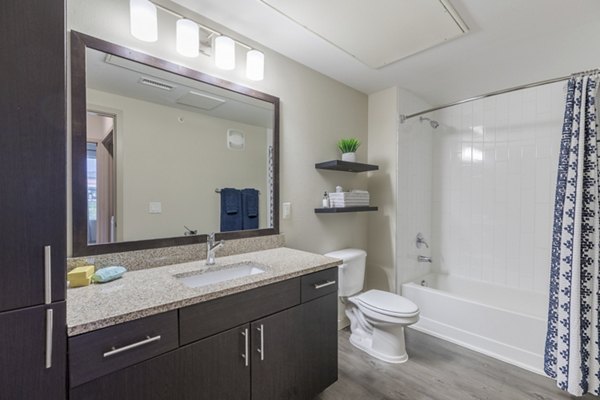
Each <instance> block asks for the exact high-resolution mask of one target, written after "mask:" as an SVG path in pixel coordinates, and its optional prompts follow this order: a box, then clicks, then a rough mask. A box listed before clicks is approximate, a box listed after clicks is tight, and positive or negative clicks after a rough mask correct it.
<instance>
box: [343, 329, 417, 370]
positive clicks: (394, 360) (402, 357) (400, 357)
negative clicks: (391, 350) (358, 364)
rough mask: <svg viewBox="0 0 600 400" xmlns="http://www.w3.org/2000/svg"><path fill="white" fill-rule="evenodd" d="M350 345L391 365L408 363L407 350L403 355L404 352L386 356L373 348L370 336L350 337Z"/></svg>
mask: <svg viewBox="0 0 600 400" xmlns="http://www.w3.org/2000/svg"><path fill="white" fill-rule="evenodd" d="M403 333H404V332H403ZM403 339H404V338H403ZM402 342H404V340H402ZM350 343H351V344H352V345H353V346H354V347H356V348H357V349H359V350H362V351H364V352H365V353H367V354H369V355H370V356H371V357H375V358H377V359H379V360H381V361H385V362H388V363H391V364H402V363H405V362H407V361H408V353H407V352H406V350H404V353H403V354H402V352H400V353H398V352H396V354H385V353H381V352H379V351H377V350H376V349H374V348H373V338H372V337H369V336H366V337H365V336H361V335H356V334H354V333H353V334H351V335H350Z"/></svg>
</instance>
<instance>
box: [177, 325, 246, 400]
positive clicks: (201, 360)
mask: <svg viewBox="0 0 600 400" xmlns="http://www.w3.org/2000/svg"><path fill="white" fill-rule="evenodd" d="M249 335H250V326H249V325H248V324H246V325H242V326H240V327H237V328H233V329H230V330H228V331H225V332H223V333H219V334H218V335H214V336H211V337H209V338H206V339H203V340H200V341H198V342H195V343H193V344H190V345H188V346H185V347H182V348H181V349H180V350H179V351H180V353H181V355H180V363H181V367H182V370H183V382H182V387H183V388H184V391H185V396H184V398H185V399H186V400H187V399H190V400H191V399H194V400H215V399H218V400H248V399H249V398H250V360H249V358H248V357H249V353H250V338H249ZM246 343H247V345H246ZM246 348H247V349H248V350H247V351H246ZM246 360H248V362H246Z"/></svg>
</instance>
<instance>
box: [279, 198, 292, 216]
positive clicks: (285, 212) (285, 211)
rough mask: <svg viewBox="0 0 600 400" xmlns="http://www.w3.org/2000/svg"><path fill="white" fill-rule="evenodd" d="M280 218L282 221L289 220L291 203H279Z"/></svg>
mask: <svg viewBox="0 0 600 400" xmlns="http://www.w3.org/2000/svg"><path fill="white" fill-rule="evenodd" d="M281 214H282V215H281V217H282V218H283V219H289V218H290V216H291V215H292V203H290V202H289V201H286V202H285V203H281Z"/></svg>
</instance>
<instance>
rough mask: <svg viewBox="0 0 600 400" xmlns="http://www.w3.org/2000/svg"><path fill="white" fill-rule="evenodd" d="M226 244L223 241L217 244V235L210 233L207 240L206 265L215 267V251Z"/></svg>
mask: <svg viewBox="0 0 600 400" xmlns="http://www.w3.org/2000/svg"><path fill="white" fill-rule="evenodd" d="M224 244H225V242H224V241H223V240H219V242H218V243H215V233H214V232H213V233H210V234H209V235H208V237H207V238H206V265H215V251H217V249H218V248H220V247H222V246H223V245H224Z"/></svg>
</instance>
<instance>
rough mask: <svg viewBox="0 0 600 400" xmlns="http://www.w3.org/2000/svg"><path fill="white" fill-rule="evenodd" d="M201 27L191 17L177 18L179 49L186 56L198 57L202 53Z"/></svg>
mask: <svg viewBox="0 0 600 400" xmlns="http://www.w3.org/2000/svg"><path fill="white" fill-rule="evenodd" d="M199 46H200V28H198V24H196V23H195V22H194V21H190V20H189V19H185V18H182V19H180V20H177V51H178V52H179V54H181V55H184V56H186V57H198V55H199V54H200V50H199Z"/></svg>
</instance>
